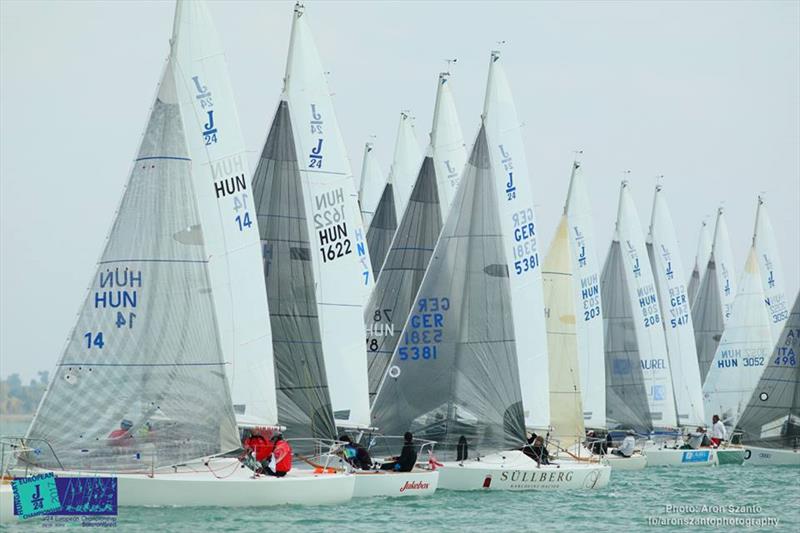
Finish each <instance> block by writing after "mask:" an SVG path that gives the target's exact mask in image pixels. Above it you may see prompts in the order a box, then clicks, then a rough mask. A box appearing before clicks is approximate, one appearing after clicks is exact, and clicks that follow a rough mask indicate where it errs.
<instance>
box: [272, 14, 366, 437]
mask: <svg viewBox="0 0 800 533" xmlns="http://www.w3.org/2000/svg"><path fill="white" fill-rule="evenodd" d="M306 19H307V17H306V15H305V14H304V10H303V7H302V6H301V5H299V4H298V5H296V6H295V10H294V17H293V24H292V34H291V40H290V43H289V57H288V59H287V63H286V76H285V85H284V94H283V100H286V101H287V102H288V106H289V116H290V118H291V123H292V131H293V134H294V142H295V150H296V153H297V157H298V161H299V162H300V164H299V172H300V177H301V179H302V182H303V193H304V197H305V202H306V208H307V210H306V217H307V221H308V235H309V238H310V241H311V243H312V248H311V259H312V265H313V268H314V277H315V280H316V282H317V286H316V298H317V307H318V310H319V311H318V312H319V324H320V334H321V340H322V345H323V347H324V349H323V354H324V357H325V371H326V374H327V377H328V384H329V387H330V389H329V392H330V398H331V403H332V405H333V410H334V415H335V417H336V420H337V423H339V424H342V425H348V426H365V425H368V424H369V399H368V390H367V368H366V366H367V361H366V357H365V347H364V331H363V322H362V317H363V306H364V302H365V301H366V299H367V295H368V294H369V290H370V288H371V285H372V283H373V278H372V268H371V266H370V259H369V254H368V251H367V246H366V241H365V239H366V235H365V233H364V229H363V226H362V222H361V213H360V211H359V208H358V194H357V192H356V188H355V182H354V179H353V176H352V173H351V172H350V163H349V161H348V159H347V154H346V151H345V148H344V144H343V142H342V136H341V133H340V132H339V126H338V123H337V121H336V116H335V114H334V110H333V103H332V101H331V97H330V89H329V88H328V82H327V80H326V78H325V73H324V70H323V68H322V64H321V62H320V59H319V54H318V52H317V48H316V46H315V45H314V41H313V38H312V36H311V30H310V28H309V26H308V23H307V20H306Z"/></svg>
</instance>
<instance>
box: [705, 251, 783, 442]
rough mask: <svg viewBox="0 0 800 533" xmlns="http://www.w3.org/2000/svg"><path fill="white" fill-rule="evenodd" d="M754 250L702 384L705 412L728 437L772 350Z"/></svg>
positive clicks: (770, 333) (772, 344)
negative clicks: (717, 419) (719, 422)
mask: <svg viewBox="0 0 800 533" xmlns="http://www.w3.org/2000/svg"><path fill="white" fill-rule="evenodd" d="M760 270H761V269H760V267H759V264H758V257H757V255H756V250H755V247H754V246H753V247H751V248H750V252H749V254H748V256H747V263H746V264H745V268H744V272H743V273H742V277H741V278H740V280H739V284H738V292H737V294H736V299H735V300H734V303H733V310H732V312H731V317H730V319H729V320H728V324H727V325H726V326H725V331H724V333H723V334H722V339H721V340H720V342H719V346H718V347H717V352H716V354H714V360H713V361H712V362H711V368H710V369H709V371H708V376H707V377H706V381H705V383H704V384H703V399H704V402H705V412H706V414H708V415H713V414H716V415H719V417H720V419H721V420H722V422H723V423H724V424H725V425H726V426H727V428H728V431H729V433H730V432H732V430H733V428H734V427H736V424H737V422H738V420H739V417H740V416H741V414H742V411H744V408H745V406H746V405H747V402H748V401H749V400H750V397H751V396H752V394H753V390H754V389H755V386H756V384H757V383H758V380H759V379H760V378H761V374H762V372H763V371H764V368H765V367H766V365H767V364H768V363H769V357H770V354H771V352H772V348H773V346H774V342H773V341H772V331H771V329H770V320H769V316H768V314H767V307H766V306H765V305H764V290H763V288H762V286H761V276H762V275H761V272H760Z"/></svg>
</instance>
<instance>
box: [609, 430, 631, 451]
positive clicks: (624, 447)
mask: <svg viewBox="0 0 800 533" xmlns="http://www.w3.org/2000/svg"><path fill="white" fill-rule="evenodd" d="M634 435H636V432H634V431H633V430H632V429H629V430H628V434H627V435H625V438H624V439H623V440H622V444H620V446H619V448H617V449H616V450H614V451H613V452H611V453H613V454H616V455H619V456H620V457H630V456H631V455H633V450H634V448H636V439H635V438H634Z"/></svg>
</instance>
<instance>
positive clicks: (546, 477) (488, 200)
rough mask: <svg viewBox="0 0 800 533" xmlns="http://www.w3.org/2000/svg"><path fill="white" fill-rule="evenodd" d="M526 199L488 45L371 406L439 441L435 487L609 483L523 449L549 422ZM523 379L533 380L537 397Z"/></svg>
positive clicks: (383, 423) (602, 470)
mask: <svg viewBox="0 0 800 533" xmlns="http://www.w3.org/2000/svg"><path fill="white" fill-rule="evenodd" d="M490 147H491V148H490ZM532 203H533V202H532V199H531V191H530V182H529V180H528V174H527V169H526V165H525V159H524V150H523V145H522V138H521V136H520V133H519V123H518V121H517V117H516V110H515V109H514V103H513V100H512V97H511V92H510V89H509V87H508V83H507V81H506V79H505V74H504V72H503V69H502V65H501V62H500V53H499V52H496V51H494V52H492V54H491V59H490V67H489V79H488V83H487V90H486V103H485V105H484V111H483V114H482V123H481V127H480V130H479V132H478V135H477V137H476V140H475V143H474V145H473V148H472V151H471V154H470V157H469V160H468V163H467V164H466V166H465V168H464V172H463V173H462V177H461V180H460V183H459V186H458V191H457V193H456V196H455V198H454V200H453V203H452V206H451V209H450V211H449V213H448V215H447V217H446V220H445V223H444V226H443V229H442V233H441V236H440V238H439V240H438V242H437V244H436V247H435V250H434V253H433V257H432V258H431V261H430V264H429V266H428V269H427V271H426V272H425V276H424V278H423V280H422V284H421V285H420V289H419V292H418V293H417V297H416V302H415V305H414V307H413V309H412V311H411V314H410V316H409V318H408V320H407V321H406V324H405V327H404V328H403V332H402V333H401V337H400V339H401V340H400V342H399V344H398V346H397V348H396V349H395V352H394V354H393V356H392V361H391V363H390V366H389V370H388V371H387V373H386V375H385V377H384V379H383V382H382V384H381V387H380V389H379V391H378V395H377V397H376V399H375V403H374V404H373V420H374V421H375V423H376V425H379V426H380V427H381V428H382V429H383V430H384V431H386V432H387V433H402V432H404V431H412V432H413V433H414V434H415V435H417V436H422V437H423V438H430V439H432V440H436V441H437V442H438V443H439V444H438V445H437V453H438V454H441V455H442V458H446V459H448V460H445V461H443V462H442V463H440V464H442V465H443V466H440V467H439V468H438V471H439V472H440V478H439V487H440V488H446V489H453V490H478V489H484V490H486V489H488V490H532V489H540V490H553V489H560V488H599V487H602V486H605V485H606V484H607V483H608V479H609V476H610V467H608V466H602V465H599V464H591V465H589V464H574V463H567V464H560V465H542V466H541V467H539V466H538V465H537V463H536V462H534V461H533V460H532V459H530V458H529V457H527V456H526V455H524V454H523V453H522V451H519V448H520V446H521V445H522V444H524V442H525V438H526V426H528V427H537V428H538V427H547V423H548V419H549V414H550V413H549V405H548V399H549V398H548V396H549V392H548V386H547V382H548V375H547V353H546V349H541V350H539V349H538V345H537V344H536V343H535V342H534V341H535V339H533V337H534V335H535V334H536V333H537V332H539V331H542V332H543V330H544V317H543V305H541V302H542V297H541V285H539V286H538V287H536V286H535V285H534V283H536V282H538V280H539V279H541V278H540V274H539V272H538V270H539V268H540V267H539V255H538V251H537V248H536V247H537V243H536V239H537V237H538V234H537V228H536V224H535V221H534V218H533V205H532ZM534 274H536V275H537V276H536V277H534ZM537 291H538V292H539V294H538V296H537V294H536V293H537ZM515 298H516V300H514V299H515ZM537 298H538V299H537ZM536 302H539V304H538V305H537V303H536ZM535 319H538V320H539V321H538V323H537V322H534V320H535ZM539 338H540V339H541V341H544V340H545V338H544V335H541V337H539ZM523 380H526V381H531V382H534V383H535V384H536V385H538V386H539V388H538V390H537V392H538V394H539V396H536V397H535V398H534V400H538V401H534V400H530V395H531V393H532V392H533V391H532V390H531V389H525V390H523V386H522V383H521V382H522V381H523ZM470 453H472V457H475V455H477V458H476V459H468V456H469V454H470ZM452 459H455V461H454V460H452Z"/></svg>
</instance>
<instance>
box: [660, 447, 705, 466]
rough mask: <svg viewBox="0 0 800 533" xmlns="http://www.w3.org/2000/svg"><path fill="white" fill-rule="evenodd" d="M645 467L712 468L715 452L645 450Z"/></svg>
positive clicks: (672, 449)
mask: <svg viewBox="0 0 800 533" xmlns="http://www.w3.org/2000/svg"><path fill="white" fill-rule="evenodd" d="M644 453H645V455H647V466H648V467H650V466H670V467H698V466H714V465H716V464H718V463H717V450H715V449H712V448H703V449H700V450H682V449H680V448H646V449H645V451H644Z"/></svg>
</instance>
